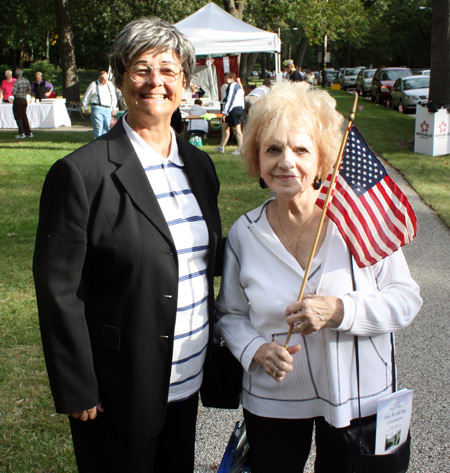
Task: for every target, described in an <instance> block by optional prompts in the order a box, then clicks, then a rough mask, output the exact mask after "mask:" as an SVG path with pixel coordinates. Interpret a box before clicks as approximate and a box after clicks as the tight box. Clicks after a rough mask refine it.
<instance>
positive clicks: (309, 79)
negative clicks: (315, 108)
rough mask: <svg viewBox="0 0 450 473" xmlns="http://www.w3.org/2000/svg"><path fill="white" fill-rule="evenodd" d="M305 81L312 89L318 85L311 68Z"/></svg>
mask: <svg viewBox="0 0 450 473" xmlns="http://www.w3.org/2000/svg"><path fill="white" fill-rule="evenodd" d="M305 80H306V82H307V83H308V84H309V85H310V86H311V87H312V86H313V85H314V84H315V83H316V76H315V75H314V72H313V71H312V69H311V68H309V69H308V72H307V73H306V77H305Z"/></svg>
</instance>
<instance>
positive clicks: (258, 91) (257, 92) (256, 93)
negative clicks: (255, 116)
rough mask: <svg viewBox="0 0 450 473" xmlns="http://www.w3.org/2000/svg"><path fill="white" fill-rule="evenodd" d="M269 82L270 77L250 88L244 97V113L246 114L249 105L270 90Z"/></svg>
mask: <svg viewBox="0 0 450 473" xmlns="http://www.w3.org/2000/svg"><path fill="white" fill-rule="evenodd" d="M270 86H271V82H270V79H264V80H263V83H262V85H260V86H259V87H256V88H255V89H253V90H251V91H250V92H249V93H248V94H247V95H246V96H245V97H244V103H245V114H246V115H247V114H248V112H249V110H250V107H251V106H252V105H253V104H254V103H255V102H256V101H257V100H258V99H259V98H260V97H262V96H263V95H265V94H268V93H269V92H270Z"/></svg>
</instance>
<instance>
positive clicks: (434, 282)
mask: <svg viewBox="0 0 450 473" xmlns="http://www.w3.org/2000/svg"><path fill="white" fill-rule="evenodd" d="M388 169H389V168H388ZM389 173H390V174H391V175H392V177H393V178H394V180H395V181H396V182H397V183H398V184H399V185H400V187H401V188H402V190H403V192H404V193H405V194H406V195H407V197H408V199H409V200H410V202H411V205H412V206H413V208H414V210H415V212H416V215H417V218H418V236H417V237H416V239H415V240H414V241H413V242H412V243H410V244H409V245H408V246H406V247H405V248H404V251H405V254H406V257H407V259H408V263H409V266H410V270H411V273H412V275H413V277H414V279H415V280H416V281H417V282H418V283H419V285H420V287H421V291H422V297H423V299H424V304H423V307H422V310H421V312H420V314H419V315H418V316H417V317H416V319H415V320H414V322H413V323H412V325H411V326H410V327H409V328H408V329H406V330H404V331H402V332H399V333H398V334H397V335H396V340H397V343H396V345H397V365H398V384H399V388H403V387H409V388H411V389H413V390H414V401H413V416H412V425H411V435H412V453H411V462H410V468H409V470H408V472H409V473H445V472H450V445H449V439H450V409H449V407H450V383H449V381H450V356H449V354H450V350H449V348H448V346H449V340H450V329H449V326H450V324H449V308H448V306H449V295H450V291H449V288H450V283H449V268H450V230H449V229H448V228H447V227H446V226H445V225H444V224H443V223H442V221H441V220H440V219H439V217H437V216H436V214H435V213H434V212H433V211H432V210H431V209H430V208H429V207H427V206H426V205H425V204H424V203H423V202H422V200H421V199H420V197H419V196H418V195H417V193H416V192H415V191H413V190H412V189H411V188H410V186H409V185H408V184H407V183H406V182H405V181H404V180H403V179H402V177H401V176H400V175H399V174H398V173H397V172H396V171H395V170H393V169H389ZM241 419H242V415H241V412H240V411H224V410H219V409H201V410H200V418H199V425H198V442H197V445H198V446H197V457H196V459H197V463H196V469H195V471H196V473H213V472H217V469H218V465H219V464H220V460H221V458H222V455H223V452H224V450H225V447H226V444H227V441H228V438H229V436H230V434H231V432H232V430H233V426H234V424H235V422H236V421H237V420H241ZM280 435H282V432H280ZM274 453H275V452H274ZM285 453H286V452H285ZM280 454H282V452H280ZM313 458H314V453H312V455H311V458H310V461H309V462H308V464H307V467H306V468H305V473H313V471H314V469H313V466H312V464H313ZM274 473H276V472H274ZM330 473H331V472H330Z"/></svg>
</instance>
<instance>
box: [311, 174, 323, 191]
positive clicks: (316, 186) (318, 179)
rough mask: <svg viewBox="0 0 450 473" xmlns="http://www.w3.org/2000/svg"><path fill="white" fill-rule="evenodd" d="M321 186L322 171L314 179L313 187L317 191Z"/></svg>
mask: <svg viewBox="0 0 450 473" xmlns="http://www.w3.org/2000/svg"><path fill="white" fill-rule="evenodd" d="M321 186H322V179H321V177H320V173H319V175H318V176H316V177H315V179H314V182H313V187H314V189H315V190H316V191H318V190H319V189H320V187H321Z"/></svg>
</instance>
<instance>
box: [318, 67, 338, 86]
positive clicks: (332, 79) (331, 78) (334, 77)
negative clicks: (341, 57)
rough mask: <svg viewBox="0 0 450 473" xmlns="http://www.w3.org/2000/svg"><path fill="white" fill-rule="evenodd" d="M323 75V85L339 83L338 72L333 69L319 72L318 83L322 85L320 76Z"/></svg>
mask: <svg viewBox="0 0 450 473" xmlns="http://www.w3.org/2000/svg"><path fill="white" fill-rule="evenodd" d="M324 73H325V85H327V86H331V85H332V84H338V83H339V71H336V70H335V69H325V70H324V71H321V72H320V83H322V76H323V74H324Z"/></svg>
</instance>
